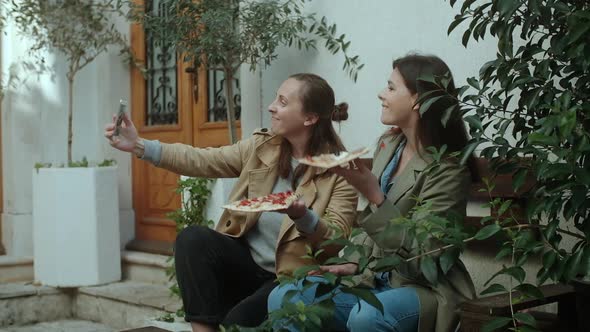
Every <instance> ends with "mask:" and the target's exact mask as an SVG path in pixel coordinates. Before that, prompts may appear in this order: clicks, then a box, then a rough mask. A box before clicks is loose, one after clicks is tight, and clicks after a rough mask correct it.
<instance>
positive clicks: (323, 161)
mask: <svg viewBox="0 0 590 332" xmlns="http://www.w3.org/2000/svg"><path fill="white" fill-rule="evenodd" d="M369 151H370V149H369V148H366V147H364V148H360V149H356V150H353V151H350V152H348V151H342V152H340V153H339V154H334V153H325V154H320V155H317V156H307V157H305V158H301V159H299V162H300V163H302V164H305V165H309V166H315V167H320V168H332V167H336V166H340V165H345V164H348V162H350V161H352V160H355V159H356V158H358V157H360V156H362V155H364V154H366V153H368V152H369Z"/></svg>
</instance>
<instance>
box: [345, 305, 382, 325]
mask: <svg viewBox="0 0 590 332" xmlns="http://www.w3.org/2000/svg"><path fill="white" fill-rule="evenodd" d="M378 319H383V315H382V314H381V312H380V311H379V309H377V308H375V307H373V306H372V305H370V304H368V303H367V302H364V301H362V303H360V304H358V303H357V304H356V305H355V306H354V307H352V310H351V311H350V314H349V315H348V320H347V322H346V327H347V328H348V330H349V331H374V330H375V326H376V321H377V320H378Z"/></svg>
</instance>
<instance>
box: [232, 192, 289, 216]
mask: <svg viewBox="0 0 590 332" xmlns="http://www.w3.org/2000/svg"><path fill="white" fill-rule="evenodd" d="M297 199H299V194H296V193H294V192H292V191H285V192H280V193H274V194H269V195H266V196H262V197H255V198H245V199H242V200H240V201H236V202H233V203H229V204H226V205H224V206H223V208H224V209H229V210H234V211H242V212H263V211H277V210H282V209H286V208H288V207H289V205H291V204H292V203H293V202H295V201H296V200H297Z"/></svg>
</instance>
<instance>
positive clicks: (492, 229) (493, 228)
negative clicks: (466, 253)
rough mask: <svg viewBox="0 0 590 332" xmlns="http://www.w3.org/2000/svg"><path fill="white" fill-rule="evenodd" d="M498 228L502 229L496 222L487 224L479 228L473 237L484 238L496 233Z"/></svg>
mask: <svg viewBox="0 0 590 332" xmlns="http://www.w3.org/2000/svg"><path fill="white" fill-rule="evenodd" d="M500 230H502V227H500V225H498V224H491V225H487V226H485V227H484V228H482V229H480V230H479V231H478V232H477V233H476V234H475V236H474V237H475V239H476V240H485V239H487V238H489V237H491V236H493V235H494V234H496V233H498V232H499V231H500Z"/></svg>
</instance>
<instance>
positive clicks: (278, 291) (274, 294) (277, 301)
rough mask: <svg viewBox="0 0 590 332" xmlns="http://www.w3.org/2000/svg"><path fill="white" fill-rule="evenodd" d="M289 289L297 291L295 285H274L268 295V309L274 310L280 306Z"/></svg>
mask: <svg viewBox="0 0 590 332" xmlns="http://www.w3.org/2000/svg"><path fill="white" fill-rule="evenodd" d="M290 291H295V292H297V291H298V287H297V285H294V284H287V285H279V286H277V287H275V288H274V289H273V290H272V291H271V292H270V294H269V295H268V311H269V312H271V311H275V310H278V309H280V308H281V307H282V304H283V299H284V298H285V296H286V295H287V293H288V292H290Z"/></svg>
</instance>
